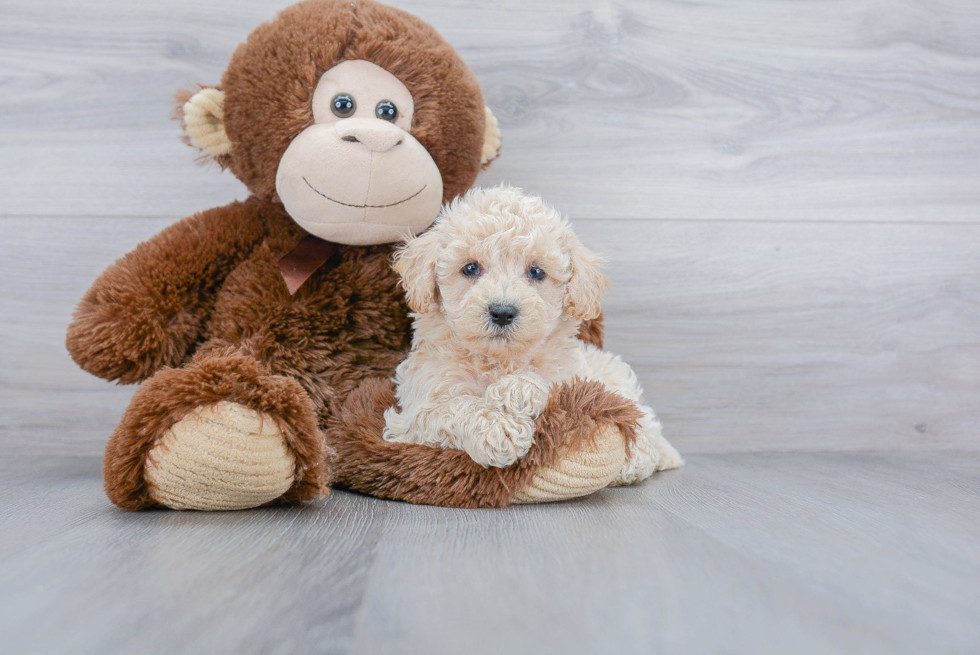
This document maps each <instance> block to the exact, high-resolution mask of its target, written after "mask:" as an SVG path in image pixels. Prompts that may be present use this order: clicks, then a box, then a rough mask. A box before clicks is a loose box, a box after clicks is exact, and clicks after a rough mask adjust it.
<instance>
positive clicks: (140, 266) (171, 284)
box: [66, 202, 265, 383]
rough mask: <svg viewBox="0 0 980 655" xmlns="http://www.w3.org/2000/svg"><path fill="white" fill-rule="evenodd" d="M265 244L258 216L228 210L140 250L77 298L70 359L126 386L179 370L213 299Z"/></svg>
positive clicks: (197, 218) (245, 207)
mask: <svg viewBox="0 0 980 655" xmlns="http://www.w3.org/2000/svg"><path fill="white" fill-rule="evenodd" d="M264 236H265V228H264V226H263V224H262V221H261V219H260V218H259V216H258V214H257V211H256V209H255V208H254V207H253V206H251V205H250V204H246V203H241V202H234V203H232V204H230V205H226V206H224V207H216V208H214V209H209V210H207V211H204V212H201V213H199V214H195V215H194V216H190V217H188V218H185V219H183V220H182V221H179V222H177V223H175V224H173V225H171V226H170V227H168V228H167V229H165V230H164V231H163V232H161V233H160V234H158V235H156V236H155V237H153V238H152V239H150V240H149V241H145V242H143V243H141V244H140V245H139V246H137V247H136V249H135V250H133V251H132V252H130V253H129V254H128V255H126V256H124V257H122V258H121V259H119V260H118V261H116V263H114V264H113V265H112V266H110V267H109V268H107V269H106V270H105V271H104V272H103V273H102V275H100V276H99V277H98V279H97V280H96V281H95V283H94V284H93V285H92V287H91V288H90V289H89V290H88V291H87V292H86V293H85V295H84V296H83V297H82V300H81V302H80V303H79V305H78V308H77V309H76V310H75V314H74V321H73V322H72V324H71V325H70V326H69V327H68V338H67V343H66V345H67V346H68V352H69V353H71V356H72V359H74V360H75V362H77V363H78V365H79V366H81V367H82V368H83V369H85V370H86V371H88V372H89V373H92V374H94V375H97V376H99V377H102V378H105V379H107V380H118V381H120V382H124V383H131V382H139V381H141V380H145V379H146V378H148V377H149V376H150V375H152V374H153V373H154V372H155V371H157V370H158V369H160V368H162V367H164V366H177V365H179V364H180V363H181V362H182V361H183V360H184V358H185V357H186V356H187V355H188V354H189V353H190V351H191V350H192V348H193V347H194V345H195V344H196V343H197V341H198V340H199V339H200V338H201V336H202V334H201V332H202V329H203V326H204V325H205V323H206V321H207V317H208V315H209V314H210V312H211V310H212V308H213V305H214V301H215V296H216V291H217V290H218V288H220V286H221V284H222V282H223V281H224V280H225V278H226V277H227V276H228V274H229V273H230V272H231V271H232V270H233V269H234V268H235V266H237V265H238V264H239V263H240V262H241V261H242V260H243V259H245V258H246V257H247V256H248V255H249V254H250V253H251V252H252V250H253V249H254V248H255V247H256V246H257V245H258V244H259V243H261V241H262V239H263V237H264Z"/></svg>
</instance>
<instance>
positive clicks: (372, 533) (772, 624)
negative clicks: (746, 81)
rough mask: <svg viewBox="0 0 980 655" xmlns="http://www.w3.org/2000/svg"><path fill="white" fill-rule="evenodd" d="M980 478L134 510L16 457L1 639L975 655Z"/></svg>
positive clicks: (434, 649) (0, 567)
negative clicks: (437, 503)
mask: <svg viewBox="0 0 980 655" xmlns="http://www.w3.org/2000/svg"><path fill="white" fill-rule="evenodd" d="M26 470H30V471H34V472H35V473H34V474H33V475H30V476H29V475H25V474H23V471H26ZM59 480H62V481H64V480H70V481H72V483H71V485H72V487H73V488H72V489H71V492H70V493H69V492H68V490H67V489H65V492H64V495H62V496H52V495H51V489H53V488H56V487H58V486H59V485H58V481H59ZM978 485H980V457H978V454H976V453H970V454H968V453H929V454H921V453H915V454H913V453H897V454H887V455H885V454H870V453H861V454H847V455H843V454H801V453H760V454H727V455H712V456H707V455H702V456H694V457H691V458H689V462H688V466H687V467H686V468H685V469H682V470H680V471H672V472H669V473H666V474H659V475H658V476H656V477H655V478H653V479H652V480H650V481H649V482H647V483H645V484H643V485H641V486H640V487H637V488H626V489H607V490H604V491H601V492H599V493H597V494H595V495H593V496H591V497H589V498H585V499H581V500H578V501H574V502H569V503H560V504H555V505H542V506H521V507H516V508H512V509H507V510H499V511H498V510H490V511H483V510H447V509H442V508H434V507H416V506H410V505H403V504H398V503H390V502H383V501H376V500H373V499H370V498H366V497H363V496H358V495H355V494H348V493H344V492H336V493H334V494H333V495H332V496H331V497H330V498H328V499H327V500H325V501H323V502H321V503H318V504H315V505H313V506H310V507H308V508H306V509H303V510H296V509H263V510H254V511H247V512H235V513H224V514H202V513H193V512H187V513H177V512H146V513H141V514H126V513H123V512H121V511H119V510H117V509H115V508H113V507H112V506H110V505H109V504H108V501H106V500H105V499H104V498H103V496H102V495H101V489H100V478H99V474H98V462H97V461H96V460H93V459H86V458H75V459H70V460H69V459H60V460H52V459H47V460H45V461H44V462H43V463H39V462H38V461H36V460H31V459H17V460H11V459H5V460H3V461H2V462H0V494H2V497H3V499H4V501H3V503H2V504H0V534H2V535H5V536H8V535H12V534H14V533H15V532H16V535H17V536H16V538H15V539H14V541H13V542H11V540H10V539H9V538H8V539H5V541H4V542H0V632H2V633H3V634H4V644H5V646H4V650H5V652H10V653H17V654H21V653H48V652H71V653H89V652H91V653H95V652H98V653H117V652H118V653H124V652H134V651H138V652H149V653H157V652H159V653H164V652H165V653H190V652H202V651H208V652H211V651H219V652H235V653H295V652H324V653H432V654H440V653H459V652H467V653H474V654H481V653H501V652H506V653H516V654H521V653H579V652H617V653H651V652H670V653H713V652H726V653H752V654H765V653H779V654H782V653H789V652H791V653H800V654H801V655H805V654H811V653H841V652H860V653H910V654H911V653H916V654H917V653H924V652H928V653H935V654H937V655H938V654H944V653H967V652H973V651H975V649H976V646H977V645H978V644H980V627H978V624H977V622H976V620H975V619H976V615H977V613H978V612H980V591H978V590H980V529H978V527H977V525H976V521H975V520H974V517H975V516H976V515H977V513H978V512H980V496H978V494H977V492H976V490H977V488H978ZM69 496H70V500H69V499H68V497H69ZM44 498H47V502H42V500H41V499H44ZM72 510H74V511H72Z"/></svg>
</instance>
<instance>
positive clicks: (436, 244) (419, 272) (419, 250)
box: [392, 230, 441, 314]
mask: <svg viewBox="0 0 980 655" xmlns="http://www.w3.org/2000/svg"><path fill="white" fill-rule="evenodd" d="M440 249H441V242H440V240H439V235H438V234H437V232H436V231H435V230H429V231H428V232H426V233H425V234H423V235H422V236H418V237H415V238H414V239H411V240H410V241H408V242H407V243H406V244H405V245H404V246H402V247H401V248H400V249H399V250H398V251H397V252H396V253H395V259H394V261H393V263H392V267H393V268H394V269H395V272H396V273H398V275H400V276H401V278H402V287H404V288H405V301H406V302H408V306H409V307H410V308H411V309H412V311H413V312H415V313H416V314H425V313H426V312H428V311H430V310H431V309H432V305H433V303H435V301H436V260H437V259H438V257H439V250H440Z"/></svg>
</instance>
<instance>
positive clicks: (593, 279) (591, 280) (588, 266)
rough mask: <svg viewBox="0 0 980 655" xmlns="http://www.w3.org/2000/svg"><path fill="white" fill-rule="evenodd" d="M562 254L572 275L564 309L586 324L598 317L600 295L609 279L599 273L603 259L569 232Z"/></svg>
mask: <svg viewBox="0 0 980 655" xmlns="http://www.w3.org/2000/svg"><path fill="white" fill-rule="evenodd" d="M564 246H565V247H564V250H565V252H566V253H568V256H569V259H570V260H571V266H572V275H571V277H570V278H569V280H568V285H567V287H566V289H567V291H566V294H565V309H566V311H567V312H568V314H569V315H570V316H574V317H575V318H577V319H578V320H580V321H588V320H590V319H593V318H596V317H597V316H599V315H600V314H601V313H602V294H603V293H604V292H605V290H606V288H607V287H608V286H609V278H607V277H606V276H605V274H604V273H603V272H602V270H601V269H600V267H601V265H602V263H603V261H604V260H603V259H602V258H601V257H599V256H598V255H596V254H595V253H594V252H592V251H591V250H589V249H587V248H586V247H585V246H583V245H582V242H581V241H579V240H578V237H577V236H575V234H574V233H572V232H571V230H569V231H568V233H567V235H566V239H565V244H564Z"/></svg>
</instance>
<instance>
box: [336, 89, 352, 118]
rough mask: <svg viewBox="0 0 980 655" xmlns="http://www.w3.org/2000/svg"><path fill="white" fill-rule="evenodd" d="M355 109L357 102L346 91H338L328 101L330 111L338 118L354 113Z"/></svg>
mask: <svg viewBox="0 0 980 655" xmlns="http://www.w3.org/2000/svg"><path fill="white" fill-rule="evenodd" d="M355 109H357V103H356V102H354V98H353V96H351V95H349V94H346V93H338V94H337V95H335V96H334V97H333V100H331V101H330V111H332V112H333V115H334V116H339V117H340V118H347V117H348V116H350V115H351V114H353V113H354V110H355Z"/></svg>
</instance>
